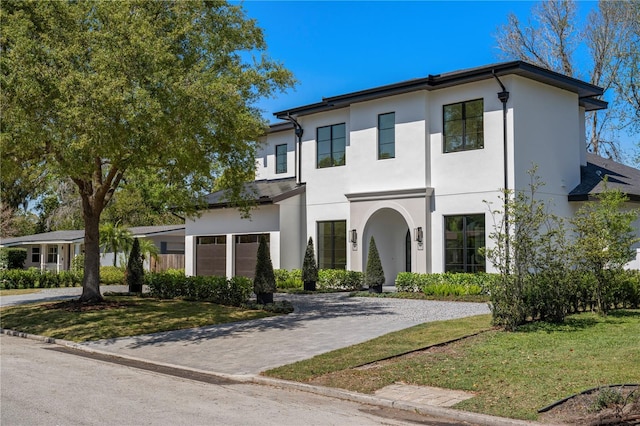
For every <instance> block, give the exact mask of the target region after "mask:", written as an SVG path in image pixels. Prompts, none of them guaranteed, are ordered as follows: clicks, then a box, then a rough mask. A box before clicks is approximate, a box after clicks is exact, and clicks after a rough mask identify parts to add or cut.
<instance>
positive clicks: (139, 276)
mask: <svg viewBox="0 0 640 426" xmlns="http://www.w3.org/2000/svg"><path fill="white" fill-rule="evenodd" d="M125 276H126V279H127V284H128V285H129V292H131V293H140V292H142V283H143V281H144V266H143V264H142V254H141V253H140V241H139V240H138V238H134V239H133V246H132V247H131V252H130V253H129V261H128V262H127V271H126V274H125Z"/></svg>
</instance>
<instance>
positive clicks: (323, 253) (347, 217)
mask: <svg viewBox="0 0 640 426" xmlns="http://www.w3.org/2000/svg"><path fill="white" fill-rule="evenodd" d="M602 93H603V89H601V88H599V87H596V86H594V85H591V84H589V83H586V82H584V81H580V80H577V79H574V78H571V77H567V76H565V75H561V74H558V73H555V72H552V71H548V70H545V69H542V68H539V67H537V66H534V65H531V64H528V63H525V62H520V61H515V62H507V63H500V64H494V65H488V66H483V67H479V68H474V69H468V70H463V71H456V72H451V73H446V74H439V75H429V76H428V77H425V78H419V79H415V80H409V81H403V82H400V83H396V84H391V85H387V86H382V87H376V88H372V89H368V90H363V91H359V92H354V93H348V94H345V95H339V96H333V97H329V98H324V99H322V101H320V102H318V103H315V104H311V105H304V106H300V107H296V108H291V109H288V110H284V111H280V112H277V113H275V114H274V115H275V116H276V117H277V118H278V119H280V120H283V121H282V122H280V123H277V124H273V125H272V126H271V127H270V131H269V132H268V134H267V135H266V137H265V140H264V141H263V145H262V148H261V151H260V152H259V155H258V158H257V160H256V180H255V182H254V183H252V184H250V185H249V187H250V188H251V189H252V190H253V191H255V193H256V200H257V203H258V207H257V208H256V209H254V210H253V211H252V213H251V218H250V219H243V218H241V215H240V213H239V212H238V211H237V210H235V209H233V208H231V207H229V206H228V205H227V204H226V203H225V201H224V199H223V196H222V194H221V193H214V194H211V195H210V196H209V208H208V209H207V210H205V211H203V212H202V215H201V216H200V217H198V218H194V219H188V220H187V221H186V228H185V269H186V272H187V274H189V275H211V274H215V275H226V276H233V275H246V276H252V275H253V268H254V266H255V253H256V247H257V241H258V238H259V236H260V235H266V236H268V238H269V242H270V253H271V258H272V262H273V265H274V268H283V269H292V268H300V267H301V265H302V259H303V255H304V249H305V246H306V242H307V239H308V238H309V237H313V240H314V243H315V249H316V254H317V257H318V262H319V267H320V268H346V269H350V270H356V271H362V270H363V269H364V267H365V265H366V256H367V252H368V245H369V240H370V238H371V237H372V236H374V237H375V241H376V245H377V247H378V249H379V252H380V257H381V261H382V264H383V267H384V271H385V275H386V279H387V283H393V282H394V280H395V277H396V275H397V274H398V273H399V272H402V271H413V272H445V271H466V272H476V271H492V266H491V265H490V264H488V262H487V261H486V260H485V259H484V258H483V257H482V256H481V255H480V254H479V252H478V250H479V249H480V248H481V247H484V246H485V245H490V244H491V241H490V239H489V233H490V232H491V231H492V227H493V219H492V217H491V215H490V213H489V208H488V207H487V205H486V203H485V201H489V202H493V203H496V204H498V203H501V201H500V198H499V195H500V190H501V188H505V187H506V188H510V189H525V188H527V185H528V183H529V176H528V174H527V171H528V170H529V169H530V168H531V167H532V165H533V164H535V165H537V167H538V174H539V175H540V176H541V178H542V180H543V181H544V182H545V184H546V186H545V187H544V188H543V189H542V191H541V194H542V196H544V197H547V198H549V199H552V200H553V206H554V209H555V213H557V214H559V215H562V216H565V217H568V216H571V215H572V214H573V213H574V212H575V211H576V210H577V209H578V208H579V206H580V204H581V203H584V202H588V200H589V199H590V197H592V196H593V195H594V194H596V193H597V192H598V191H599V190H600V188H601V186H600V182H601V177H602V176H603V175H609V176H610V179H609V181H610V186H619V187H620V188H621V189H622V190H623V191H624V192H626V193H628V194H629V196H630V197H631V200H632V202H633V203H638V202H640V171H638V170H637V169H634V168H631V167H628V166H624V165H621V164H618V163H615V162H613V161H611V160H605V159H603V158H601V157H597V156H594V155H591V154H588V153H587V150H586V141H585V113H586V112H588V111H594V110H599V109H603V108H606V106H607V104H606V102H604V101H602V100H600V99H599V97H600V96H601V95H602Z"/></svg>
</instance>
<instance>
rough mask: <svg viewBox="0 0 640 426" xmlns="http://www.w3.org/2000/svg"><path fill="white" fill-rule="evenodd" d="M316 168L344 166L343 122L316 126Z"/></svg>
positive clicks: (344, 142)
mask: <svg viewBox="0 0 640 426" xmlns="http://www.w3.org/2000/svg"><path fill="white" fill-rule="evenodd" d="M316 140H317V141H318V143H317V153H316V154H317V156H316V158H317V168H319V169H322V168H324V167H334V166H344V165H345V164H346V157H345V147H346V140H347V138H346V131H345V124H344V123H342V124H334V125H332V126H325V127H318V130H317V139H316Z"/></svg>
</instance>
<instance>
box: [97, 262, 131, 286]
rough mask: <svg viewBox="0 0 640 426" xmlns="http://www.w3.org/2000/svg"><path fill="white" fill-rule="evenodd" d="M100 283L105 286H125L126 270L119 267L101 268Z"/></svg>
mask: <svg viewBox="0 0 640 426" xmlns="http://www.w3.org/2000/svg"><path fill="white" fill-rule="evenodd" d="M100 282H101V283H102V284H105V285H123V284H125V278H124V269H123V268H120V267H117V266H101V267H100Z"/></svg>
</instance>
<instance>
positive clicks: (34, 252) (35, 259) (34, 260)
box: [31, 247, 40, 263]
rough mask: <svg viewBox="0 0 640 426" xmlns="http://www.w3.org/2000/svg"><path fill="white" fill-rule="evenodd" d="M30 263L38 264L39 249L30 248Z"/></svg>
mask: <svg viewBox="0 0 640 426" xmlns="http://www.w3.org/2000/svg"><path fill="white" fill-rule="evenodd" d="M31 263H40V247H32V248H31Z"/></svg>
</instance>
